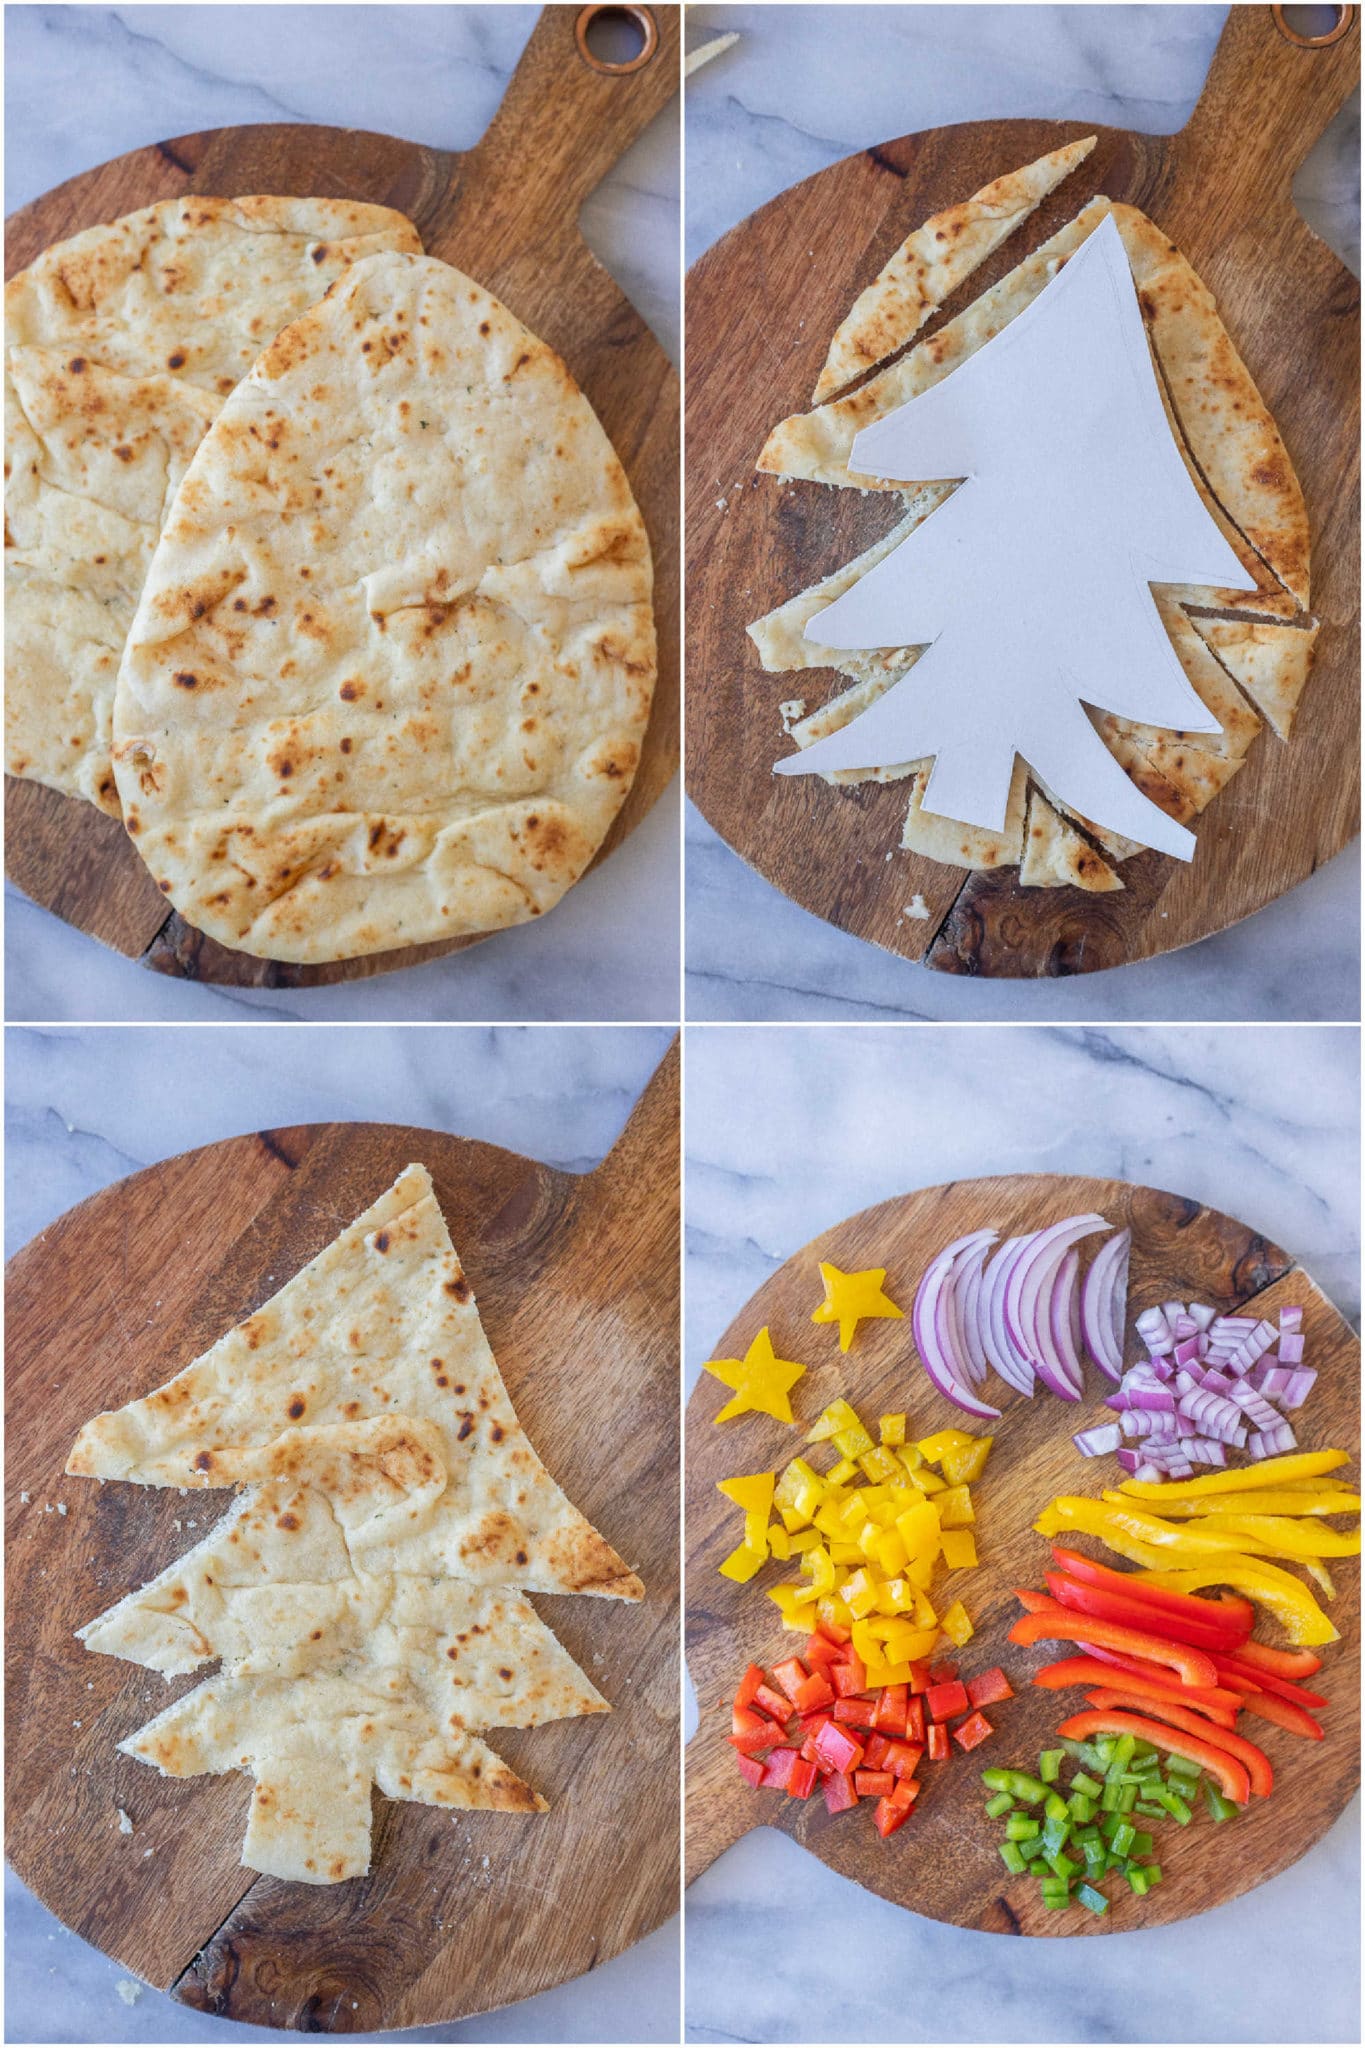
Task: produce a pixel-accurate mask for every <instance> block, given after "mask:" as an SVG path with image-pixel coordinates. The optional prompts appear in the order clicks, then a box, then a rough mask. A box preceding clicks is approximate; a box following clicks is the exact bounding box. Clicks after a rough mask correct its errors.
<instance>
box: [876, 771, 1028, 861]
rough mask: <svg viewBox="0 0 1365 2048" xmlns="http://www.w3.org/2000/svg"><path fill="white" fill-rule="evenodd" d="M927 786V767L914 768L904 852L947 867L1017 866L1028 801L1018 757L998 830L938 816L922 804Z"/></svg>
mask: <svg viewBox="0 0 1365 2048" xmlns="http://www.w3.org/2000/svg"><path fill="white" fill-rule="evenodd" d="M928 786H929V769H928V768H925V767H921V768H918V769H917V770H916V771H915V781H914V787H913V788H912V789H911V791H910V808H909V810H908V811H907V812H906V814H905V824H904V825H903V826H902V828H901V847H902V849H903V851H904V852H906V853H922V854H925V855H926V856H927V857H928V858H929V859H930V860H937V861H942V862H943V863H944V865H945V866H946V867H950V868H1008V867H1017V866H1018V864H1019V861H1020V859H1021V858H1022V856H1023V851H1024V817H1025V813H1026V810H1027V805H1028V770H1027V768H1026V767H1025V766H1024V763H1023V762H1022V761H1020V760H1019V759H1018V758H1017V757H1016V759H1015V763H1014V775H1013V777H1012V779H1011V782H1010V793H1009V798H1008V801H1007V803H1006V806H1005V822H1004V825H1003V826H1002V827H1001V829H1000V831H999V832H985V831H983V830H982V828H981V827H980V826H979V825H964V824H961V823H960V822H959V821H958V820H957V819H956V818H941V817H939V816H938V814H937V812H935V811H926V810H924V809H923V808H922V806H923V803H924V792H925V790H926V789H927V788H928Z"/></svg>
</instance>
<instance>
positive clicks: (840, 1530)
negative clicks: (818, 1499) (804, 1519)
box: [815, 1501, 848, 1536]
mask: <svg viewBox="0 0 1365 2048" xmlns="http://www.w3.org/2000/svg"><path fill="white" fill-rule="evenodd" d="M815 1526H816V1528H817V1529H818V1530H819V1531H820V1534H821V1535H822V1536H843V1535H845V1534H846V1533H847V1529H848V1524H847V1523H846V1522H845V1520H844V1518H843V1514H842V1512H841V1511H840V1509H838V1508H836V1507H831V1505H830V1503H829V1502H828V1501H826V1502H825V1505H824V1506H823V1507H822V1508H821V1510H820V1512H819V1514H818V1515H817V1516H816V1517H815Z"/></svg>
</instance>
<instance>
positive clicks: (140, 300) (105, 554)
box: [5, 197, 422, 816]
mask: <svg viewBox="0 0 1365 2048" xmlns="http://www.w3.org/2000/svg"><path fill="white" fill-rule="evenodd" d="M421 246H422V244H421V241H420V239H419V238H418V235H417V230H416V229H415V228H414V227H413V225H412V223H411V222H410V221H409V220H407V219H405V218H404V216H403V215H402V214H400V213H395V212H394V211H393V210H392V209H391V208H389V207H386V206H366V205H360V204H356V203H353V202H351V201H349V200H334V199H288V198H273V197H253V198H246V199H232V200H229V199H201V198H197V197H195V198H186V199H172V200H165V201H163V202H161V203H160V204H159V205H156V206H149V207H145V208H143V209H142V211H141V212H139V213H131V214H126V215H125V216H124V217H123V218H122V219H121V220H116V221H111V222H109V223H108V224H107V225H105V226H101V227H95V228H90V229H87V230H86V231H85V232H84V233H82V234H79V235H74V236H72V237H71V238H70V239H69V240H68V241H65V242H58V243H56V244H54V245H53V247H52V248H50V249H47V250H45V251H44V252H43V254H42V255H41V256H39V257H38V259H37V261H36V262H34V263H33V264H31V265H30V267H29V268H28V269H27V270H24V271H21V272H20V273H19V275H18V276H17V277H14V278H12V279H11V281H10V282H9V284H8V285H7V286H6V287H5V335H6V354H5V463H6V472H5V473H6V478H7V482H8V488H7V492H6V512H7V524H6V534H5V566H6V590H5V670H6V691H5V721H6V723H5V766H6V768H7V769H8V771H9V772H10V773H11V774H13V775H22V776H26V777H29V778H31V779H32V780H34V781H38V782H45V783H47V784H48V785H49V786H50V787H51V788H53V789H60V790H63V791H64V792H66V793H67V794H68V795H73V796H81V797H85V798H87V799H88V800H89V801H90V802H92V803H95V804H97V805H98V806H99V807H100V809H101V810H105V811H108V812H110V813H112V814H113V815H114V816H117V815H118V811H119V802H118V795H117V791H116V789H115V785H114V777H113V771H112V769H111V766H110V761H109V745H110V730H111V720H112V710H113V695H114V683H115V678H116V676H117V674H118V665H119V658H120V656H121V654H122V651H123V645H124V641H125V640H126V638H127V633H128V627H129V625H130V624H131V622H132V617H133V612H134V610H135V608H136V605H137V599H138V593H139V591H140V590H141V588H142V583H143V579H144V577H145V575H146V572H147V565H148V563H149V562H150V560H151V556H152V550H153V548H154V546H155V543H156V538H157V535H158V533H159V532H160V529H161V525H162V521H163V519H164V516H165V512H166V509H167V507H168V505H169V503H170V501H171V499H172V497H173V496H174V493H175V491H176V488H177V487H178V485H179V483H180V480H181V478H182V476H183V475H184V472H185V470H186V468H187V466H188V464H189V462H190V459H191V457H192V456H193V454H194V451H195V448H196V447H197V446H198V444H199V442H200V440H201V439H202V438H203V435H204V433H205V431H206V429H207V428H208V426H209V425H210V424H211V422H212V421H213V419H214V418H215V417H216V415H217V413H218V412H219V410H220V409H221V406H222V403H223V400H224V398H225V397H226V395H227V393H228V392H230V391H231V390H232V388H233V386H234V385H235V384H236V383H237V382H238V380H239V379H240V378H241V377H242V376H244V375H245V373H246V371H247V370H248V369H249V368H250V367H251V364H252V362H253V361H254V360H255V358H256V356H257V355H259V353H260V351H261V349H262V348H263V347H264V346H265V344H266V343H267V342H268V341H270V340H272V339H273V337H274V336H275V335H276V334H277V333H278V332H279V330H280V329H281V328H282V327H284V326H287V325H288V323H289V322H290V321H291V320H294V319H297V317H298V316H299V314H301V313H303V312H305V311H306V310H307V308H308V307H309V306H311V305H313V304H315V303H316V301H317V300H318V299H320V298H321V297H322V295H323V293H324V292H325V291H326V290H327V289H328V288H329V286H330V285H331V284H332V283H333V282H334V280H335V279H336V278H338V277H339V276H340V275H341V274H342V272H343V271H344V270H345V268H346V266H347V265H348V264H349V263H351V262H352V261H354V260H355V259H356V258H357V257H359V256H364V255H368V254H371V253H373V252H374V251H376V250H382V249H407V250H417V251H420V249H421Z"/></svg>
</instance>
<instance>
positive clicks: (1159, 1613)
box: [1047, 1572, 1247, 1651]
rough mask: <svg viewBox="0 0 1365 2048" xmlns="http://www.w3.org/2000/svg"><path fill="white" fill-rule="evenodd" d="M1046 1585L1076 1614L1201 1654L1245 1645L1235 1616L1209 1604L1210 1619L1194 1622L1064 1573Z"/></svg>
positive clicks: (1050, 1577)
mask: <svg viewBox="0 0 1365 2048" xmlns="http://www.w3.org/2000/svg"><path fill="white" fill-rule="evenodd" d="M1115 1576H1116V1577H1117V1573H1116V1574H1115ZM1047 1583H1048V1589H1049V1591H1050V1592H1051V1594H1052V1597H1053V1599H1054V1600H1056V1601H1057V1602H1058V1604H1059V1605H1060V1606H1062V1607H1067V1608H1070V1609H1071V1610H1072V1612H1073V1613H1076V1614H1093V1615H1095V1616H1096V1617H1097V1618H1098V1619H1099V1620H1100V1621H1116V1622H1118V1623H1119V1625H1120V1627H1122V1628H1138V1629H1145V1630H1147V1632H1148V1633H1149V1634H1151V1635H1154V1636H1160V1637H1161V1638H1162V1640H1163V1641H1165V1642H1173V1643H1193V1644H1194V1645H1195V1647H1196V1648H1197V1649H1200V1650H1227V1651H1231V1650H1234V1649H1235V1648H1236V1647H1237V1645H1238V1643H1244V1642H1245V1641H1246V1637H1247V1631H1246V1629H1245V1627H1244V1626H1243V1625H1242V1624H1241V1623H1240V1622H1239V1621H1238V1620H1237V1619H1236V1617H1234V1616H1221V1615H1220V1614H1219V1613H1218V1610H1217V1608H1216V1606H1215V1605H1214V1603H1213V1602H1212V1601H1209V1602H1207V1603H1206V1605H1207V1607H1208V1609H1209V1613H1208V1614H1207V1615H1199V1616H1196V1617H1194V1618H1191V1617H1190V1616H1188V1615H1185V1614H1171V1613H1168V1612H1167V1610H1166V1609H1165V1608H1164V1607H1153V1606H1151V1605H1150V1603H1149V1602H1147V1601H1145V1600H1135V1599H1133V1597H1132V1595H1131V1594H1129V1593H1120V1592H1116V1591H1115V1589H1114V1588H1113V1587H1112V1586H1086V1585H1082V1584H1081V1583H1080V1582H1079V1581H1078V1580H1076V1579H1071V1578H1068V1577H1067V1575H1066V1573H1065V1572H1049V1573H1048V1574H1047Z"/></svg>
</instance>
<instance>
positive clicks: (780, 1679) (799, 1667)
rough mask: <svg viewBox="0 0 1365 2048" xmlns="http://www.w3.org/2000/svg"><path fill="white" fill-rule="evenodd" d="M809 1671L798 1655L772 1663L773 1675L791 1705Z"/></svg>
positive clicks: (794, 1701)
mask: <svg viewBox="0 0 1365 2048" xmlns="http://www.w3.org/2000/svg"><path fill="white" fill-rule="evenodd" d="M808 1676H809V1673H808V1672H807V1670H806V1667H805V1665H804V1664H803V1663H802V1662H801V1659H800V1658H799V1657H787V1658H785V1659H784V1660H783V1662H782V1663H781V1664H774V1666H773V1677H774V1678H775V1679H776V1681H777V1683H778V1684H779V1685H780V1686H781V1688H782V1690H783V1692H784V1693H785V1694H786V1695H787V1698H788V1699H789V1700H790V1701H791V1702H792V1704H793V1705H795V1703H796V1695H797V1693H798V1692H799V1691H800V1690H801V1687H802V1686H803V1685H804V1684H805V1682H806V1679H807V1678H808Z"/></svg>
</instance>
